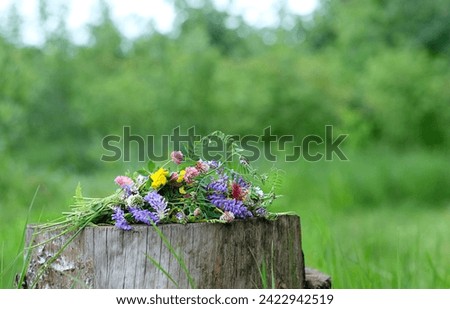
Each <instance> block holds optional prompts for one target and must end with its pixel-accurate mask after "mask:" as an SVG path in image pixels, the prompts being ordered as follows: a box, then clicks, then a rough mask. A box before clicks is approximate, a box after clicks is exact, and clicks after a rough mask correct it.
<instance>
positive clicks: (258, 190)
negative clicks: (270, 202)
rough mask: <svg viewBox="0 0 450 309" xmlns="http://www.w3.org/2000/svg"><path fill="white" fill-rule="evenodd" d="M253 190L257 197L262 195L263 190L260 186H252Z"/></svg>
mask: <svg viewBox="0 0 450 309" xmlns="http://www.w3.org/2000/svg"><path fill="white" fill-rule="evenodd" d="M253 191H254V192H255V194H256V195H258V196H259V197H263V196H264V192H263V190H261V188H260V187H253Z"/></svg>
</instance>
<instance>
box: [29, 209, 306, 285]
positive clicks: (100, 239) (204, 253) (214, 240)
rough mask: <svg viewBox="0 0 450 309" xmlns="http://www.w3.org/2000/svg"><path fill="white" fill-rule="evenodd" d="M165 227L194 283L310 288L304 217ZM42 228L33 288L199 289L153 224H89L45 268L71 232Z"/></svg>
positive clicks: (35, 238)
mask: <svg viewBox="0 0 450 309" xmlns="http://www.w3.org/2000/svg"><path fill="white" fill-rule="evenodd" d="M159 229H160V230H161V231H162V233H163V234H164V235H165V237H166V238H167V239H168V241H169V242H170V245H171V246H172V248H174V249H175V250H176V252H178V254H179V256H181V257H182V258H183V260H184V262H185V265H186V268H187V269H188V273H189V275H190V276H191V278H192V279H193V280H192V281H193V282H194V284H195V286H194V287H195V288H208V289H213V288H230V289H234V288H250V289H251V288H265V287H267V288H272V282H275V287H276V288H292V289H294V288H304V287H305V272H304V269H305V267H304V262H303V254H302V244H301V229H300V218H299V217H297V216H280V217H279V218H278V219H277V220H274V221H269V220H266V219H262V218H253V219H249V220H245V221H241V220H236V221H234V222H231V223H229V224H217V223H192V224H186V225H182V224H167V225H160V226H159ZM36 232H39V227H36V226H29V227H28V229H27V241H28V244H30V242H31V243H32V244H34V245H37V246H35V248H34V249H33V250H32V252H31V255H30V256H31V259H30V264H29V267H28V272H27V282H28V286H31V285H32V284H33V282H36V285H35V287H36V288H108V289H122V288H124V289H127V288H133V289H143V288H150V289H158V288H190V287H192V286H191V285H190V284H189V280H188V276H187V275H186V272H185V271H183V269H182V267H181V266H180V263H179V262H178V261H177V260H176V258H175V256H174V255H173V254H172V253H171V252H170V250H169V249H168V247H167V246H166V245H165V244H164V242H163V241H162V239H161V237H160V236H159V235H158V233H157V231H156V230H155V228H154V227H151V226H145V225H134V226H133V230H132V231H122V230H118V229H117V228H115V227H113V226H96V227H87V228H85V229H84V230H83V231H82V232H81V233H80V234H79V235H78V236H77V237H76V238H75V239H74V240H73V241H72V242H71V243H70V244H69V245H68V246H67V248H65V250H64V251H63V252H62V254H60V255H59V256H58V257H57V258H56V260H55V261H54V262H53V263H51V264H50V266H48V267H45V268H42V266H43V265H45V264H46V262H47V261H49V260H50V259H51V258H52V257H53V256H55V254H56V253H57V252H58V250H59V249H60V248H61V247H62V246H63V245H64V244H65V243H66V241H67V239H69V238H70V236H71V235H64V236H62V237H61V236H59V237H56V238H55V236H57V235H58V231H52V232H48V231H47V232H46V231H43V232H40V233H36ZM33 234H34V236H33ZM52 238H54V239H52ZM49 240H50V241H49ZM149 257H151V258H152V259H154V260H155V261H156V262H157V263H158V264H159V267H156V266H155V264H154V263H152V262H151V261H150V259H149ZM41 269H44V270H43V271H42V275H41V276H39V278H37V276H38V274H39V272H40V270H41ZM161 269H163V270H164V271H166V272H167V274H164V271H162V270H161ZM169 276H170V277H171V278H172V279H173V281H172V280H170V279H169ZM273 280H274V281H273Z"/></svg>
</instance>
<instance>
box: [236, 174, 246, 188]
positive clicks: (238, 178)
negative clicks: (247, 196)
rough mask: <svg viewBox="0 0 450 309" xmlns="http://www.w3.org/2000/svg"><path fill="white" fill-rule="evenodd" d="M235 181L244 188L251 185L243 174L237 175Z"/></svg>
mask: <svg viewBox="0 0 450 309" xmlns="http://www.w3.org/2000/svg"><path fill="white" fill-rule="evenodd" d="M234 181H235V182H236V183H237V184H238V185H239V187H241V188H244V189H247V188H248V187H249V186H250V184H249V183H248V182H246V181H245V180H244V178H242V176H236V177H235V178H234Z"/></svg>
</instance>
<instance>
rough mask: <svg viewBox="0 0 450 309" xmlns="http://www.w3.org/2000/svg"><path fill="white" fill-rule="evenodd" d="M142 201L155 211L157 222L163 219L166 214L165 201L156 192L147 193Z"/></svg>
mask: <svg viewBox="0 0 450 309" xmlns="http://www.w3.org/2000/svg"><path fill="white" fill-rule="evenodd" d="M144 201H146V202H147V203H149V204H150V206H152V208H153V209H154V210H155V212H154V213H155V214H156V215H157V216H158V218H159V220H161V219H163V218H164V217H165V216H166V215H167V212H168V209H167V201H166V199H165V198H164V197H163V196H161V195H160V194H158V192H156V191H152V192H149V193H148V194H147V195H146V196H145V197H144Z"/></svg>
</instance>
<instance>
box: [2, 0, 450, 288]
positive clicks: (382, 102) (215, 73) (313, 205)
mask: <svg viewBox="0 0 450 309" xmlns="http://www.w3.org/2000/svg"><path fill="white" fill-rule="evenodd" d="M46 3H47V1H43V0H41V1H40V4H41V6H40V26H39V27H40V29H41V32H42V33H43V35H44V37H45V42H44V43H43V45H41V46H27V45H25V44H24V42H23V41H22V40H21V38H20V32H21V29H22V21H21V18H20V16H19V15H18V13H17V10H16V9H15V8H14V7H12V9H11V10H10V12H9V14H8V18H7V21H6V23H3V27H2V28H1V29H0V169H1V173H0V197H1V198H0V212H1V216H0V224H1V226H2V228H1V231H0V236H1V238H2V239H5V240H7V241H2V242H0V245H1V246H0V250H1V251H0V252H1V256H0V258H1V263H0V269H2V270H3V269H5V268H7V266H8V263H9V262H10V260H11V259H12V258H11V257H13V256H14V255H15V254H16V253H17V248H19V249H20V248H21V247H20V244H19V243H18V242H19V239H20V234H21V232H22V229H23V224H24V220H25V219H24V218H25V217H26V211H27V205H28V204H29V203H30V201H31V199H32V197H33V194H34V192H35V190H36V188H37V187H38V186H40V187H39V193H38V195H37V199H36V201H35V210H34V212H33V215H32V219H33V220H38V219H39V218H40V219H42V220H45V219H47V218H54V217H55V216H56V214H58V213H60V212H61V211H63V210H65V209H66V207H67V205H68V204H69V203H70V199H71V195H72V192H73V190H74V189H75V187H76V185H77V183H78V181H81V183H82V184H83V187H84V193H85V195H86V196H104V195H107V194H109V193H110V192H111V190H113V189H114V185H113V183H112V179H113V178H114V176H115V175H117V174H118V173H122V172H123V171H124V170H126V169H127V168H129V169H131V170H134V169H135V168H136V167H139V164H138V165H137V166H136V165H135V163H124V162H116V163H104V162H103V163H102V162H101V161H100V156H101V155H102V154H103V149H102V146H101V140H102V138H103V137H104V136H106V135H109V134H118V135H121V134H122V128H123V126H131V128H132V132H133V134H142V135H156V136H158V135H160V134H170V133H171V131H172V129H173V128H175V127H177V126H181V128H182V129H183V130H186V129H187V128H189V127H191V126H195V127H196V130H197V133H201V134H206V133H209V132H211V131H215V130H222V131H224V132H226V133H228V134H241V135H247V134H258V135H260V134H262V131H263V129H264V128H265V127H267V126H269V125H270V126H272V132H274V133H276V134H279V135H294V136H295V138H296V140H297V141H300V140H301V138H302V137H304V136H306V135H309V134H318V135H321V136H323V135H324V127H325V125H333V126H334V130H335V132H336V134H337V133H347V134H349V138H348V139H347V140H346V141H345V143H344V144H343V147H342V148H343V150H344V152H345V153H346V154H347V155H348V157H349V158H350V162H339V161H335V162H319V163H314V164H313V163H307V162H303V161H300V162H296V163H286V164H285V165H284V166H281V167H282V168H283V167H285V169H286V170H287V174H286V185H285V186H284V188H283V191H284V192H282V193H283V194H284V195H285V196H286V199H285V200H284V202H281V201H280V202H279V204H278V205H280V204H282V205H284V208H285V210H295V211H298V212H299V213H300V214H302V224H303V227H304V228H306V229H307V230H308V232H307V233H305V234H304V236H303V237H304V238H305V237H306V241H305V244H306V249H307V250H306V251H305V252H306V253H307V259H308V252H311V255H310V256H309V257H310V259H309V260H307V263H309V265H311V266H317V267H320V268H321V269H323V270H324V271H328V272H330V273H331V274H332V275H333V274H334V275H336V276H337V278H338V279H337V281H336V282H337V286H338V287H440V288H443V287H448V286H449V281H448V280H449V278H448V276H446V275H445V272H446V271H447V273H448V266H445V265H440V264H439V263H441V261H444V260H445V259H444V257H445V256H448V253H449V250H450V249H449V247H448V245H446V244H445V242H444V241H443V236H442V234H448V232H449V231H448V226H444V225H436V226H433V227H431V226H430V222H431V223H432V222H433V220H438V219H439V220H441V219H443V218H447V217H448V214H449V212H448V206H449V201H450V196H449V192H450V191H449V190H448V188H449V186H450V173H449V170H450V169H449V166H450V162H449V161H448V152H449V151H448V150H449V148H450V147H449V146H450V130H449V123H450V87H449V86H450V23H449V22H448V20H449V19H450V1H449V0H433V1H421V0H394V1H387V0H366V1H358V0H333V1H331V0H322V1H321V4H320V6H319V8H318V9H317V10H316V11H315V12H314V14H313V15H312V16H307V17H301V16H296V15H293V14H292V13H290V12H289V11H288V10H287V9H286V8H285V7H281V8H280V10H279V20H280V22H279V25H278V26H277V27H272V28H264V29H261V28H257V27H253V26H250V25H248V24H246V23H245V22H244V20H243V18H242V17H240V16H235V15H230V13H228V12H226V11H219V10H217V9H216V8H215V6H214V5H212V4H211V2H210V1H206V0H204V1H198V3H200V4H203V5H196V6H195V7H192V6H190V5H188V3H190V2H189V1H185V0H177V1H174V4H175V6H176V12H177V18H176V20H175V23H174V28H173V30H172V32H171V33H168V34H161V33H158V32H157V31H156V30H155V28H154V27H152V26H151V24H149V25H147V26H146V29H144V33H143V34H142V35H141V36H140V37H138V38H136V39H133V40H130V39H129V38H126V37H124V36H123V35H122V34H121V32H120V31H119V28H118V25H117V24H116V23H115V22H114V21H113V20H112V18H111V14H110V12H109V9H108V7H107V6H106V5H105V4H103V5H101V6H100V7H101V14H100V15H101V19H100V20H99V22H98V23H96V24H92V25H90V26H89V37H90V39H89V43H88V44H85V45H76V44H74V43H73V42H72V40H71V33H70V32H69V31H68V30H67V26H66V20H67V11H66V10H64V8H63V7H60V8H55V7H53V6H46ZM102 3H103V2H102ZM52 24H53V25H54V24H56V25H58V26H57V27H51V26H50V25H52ZM261 164H262V165H264V164H267V162H262V163H261ZM282 165H283V164H282ZM400 206H401V207H400ZM282 208H283V207H282ZM430 208H433V209H434V210H433V212H430V214H428V210H427V209H430ZM374 209H380V212H379V213H378V212H377V213H376V212H375V211H374ZM397 209H398V210H397ZM41 211H42V214H43V215H42V217H40V212H41ZM349 213H351V214H352V215H351V216H353V217H352V220H348V217H347V216H348V214H349ZM411 214H413V215H414V216H413V217H414V220H417V221H419V220H420V218H421V217H424V218H425V219H426V222H425V221H423V222H421V223H420V222H417V225H416V224H415V222H409V221H408V224H409V225H408V226H407V228H408V229H407V230H404V231H403V232H404V235H403V236H402V246H401V247H400V246H399V245H398V244H397V243H396V241H398V240H396V239H393V238H392V237H393V236H392V233H393V231H395V230H396V226H397V225H398V226H401V225H402V224H403V223H404V220H405V218H409V216H410V215H411ZM425 219H424V220H425ZM383 220H385V224H386V225H388V226H389V228H386V230H385V232H380V233H379V235H380V237H379V238H376V236H374V235H373V234H371V232H372V231H369V230H367V229H369V228H370V227H367V226H366V227H365V230H363V233H362V234H361V235H362V236H360V238H358V241H360V242H361V243H359V244H357V245H355V246H353V247H351V246H350V243H342V244H341V242H343V241H345V239H348V238H350V239H352V238H353V236H354V234H355V230H358V229H359V228H363V227H362V225H364V224H366V223H367V224H369V225H370V226H374V227H375V229H377V227H378V225H377V224H383V222H381V223H380V221H383ZM405 224H406V223H405ZM431 225H432V224H431ZM417 226H419V227H420V231H419V230H416V229H414V227H416V228H417ZM315 228H318V234H315V233H314V230H315ZM427 228H433V233H434V234H433V235H435V234H436V235H441V236H442V237H441V238H442V239H441V238H439V237H437V236H436V235H435V236H436V237H437V238H436V239H434V238H433V239H431V238H430V239H422V238H420V241H419V240H418V239H419V237H421V236H418V235H419V234H420V235H422V234H421V233H422V232H423V233H427ZM412 229H414V231H413V232H414V233H413V232H411V233H410V234H408V233H409V232H410V230H412ZM416 234H417V235H416ZM308 235H309V236H308ZM367 237H368V238H370V237H372V238H371V239H372V240H371V241H372V243H369V242H365V243H364V241H365V240H367V239H366V238H367ZM414 237H415V238H414ZM433 237H434V236H433ZM375 238H376V239H375ZM438 238H439V239H438ZM369 240H370V239H369ZM321 241H322V242H323V246H326V250H327V251H326V252H325V253H324V254H325V256H324V255H323V254H322V253H323V252H321V251H320V250H324V248H323V246H322V247H321V246H320V243H321ZM408 241H409V242H408ZM419 242H420V245H421V247H420V248H418V247H417V243H419ZM317 244H319V245H317ZM373 244H375V245H376V246H375V247H374V246H373ZM333 245H335V247H333ZM350 247H351V248H353V249H351V250H355V252H353V253H352V254H353V257H352V259H353V260H349V258H351V256H350V257H349V255H346V254H345V252H344V253H343V252H341V251H339V250H347V249H348V250H350V249H349V248H350ZM384 247H385V248H391V247H392V248H393V249H392V250H397V255H395V252H393V251H392V250H391V251H390V252H389V254H387V255H386V256H383V257H382V258H380V259H378V257H377V255H382V254H381V253H380V252H381V250H382V248H384ZM422 247H423V248H422ZM428 247H429V248H431V249H430V250H431V251H426V250H428ZM357 248H359V249H360V251H356V250H358V249H357ZM377 248H378V249H377ZM408 248H409V249H408ZM411 248H416V249H414V250H417V252H415V251H414V252H415V253H414V252H412V251H411V250H412V249H411ZM374 250H375V251H376V252H374ZM387 250H389V249H387ZM398 250H400V251H398ZM401 250H403V251H401ZM419 250H424V251H423V252H422V251H421V252H418V251H419ZM433 250H434V251H433ZM413 253H414V257H415V260H411V259H409V258H410V257H408V256H409V255H410V254H413ZM416 253H417V254H416ZM419 253H420V254H419ZM430 254H431V255H435V257H436V259H435V260H430ZM399 256H401V258H402V261H401V265H399V264H400V262H399V261H398V260H397V261H395V259H396V258H397V259H398V258H399ZM391 257H392V258H391ZM355 261H356V262H355ZM389 263H390V264H389ZM421 263H422V264H421ZM423 263H425V264H426V265H429V266H430V267H431V268H432V270H433V274H432V273H431V272H428V273H427V274H423V273H422V272H419V273H416V272H414V271H415V269H416V268H417V267H416V266H417V265H418V264H421V265H424V264H423ZM340 265H345V266H346V268H345V269H340ZM383 266H384V267H385V268H384V269H380V267H383ZM341 268H342V267H341ZM348 269H351V275H349V273H345V271H346V270H348ZM402 271H404V273H405V274H407V275H405V276H406V277H402V275H401V273H402ZM442 271H444V275H442ZM12 273H13V271H11V272H10V273H8V275H10V277H12V276H13V275H12ZM434 273H436V275H434ZM358 274H359V275H358ZM364 274H368V276H370V280H369V281H367V280H366V281H364V280H365V278H363V276H365V275H364ZM418 275H419V277H418ZM422 275H423V277H424V279H423V280H424V281H420V280H421V279H420V276H422ZM357 276H361V278H358V277H357ZM377 276H378V277H377ZM425 277H426V279H425ZM375 278H377V279H375ZM411 278H413V279H414V281H408V280H409V279H411ZM418 278H419V279H418ZM436 278H438V279H439V280H438V279H436ZM408 282H409V283H408ZM10 285H11V283H10V280H9V279H7V280H6V279H5V280H4V281H3V279H2V281H0V286H1V287H3V286H10Z"/></svg>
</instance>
